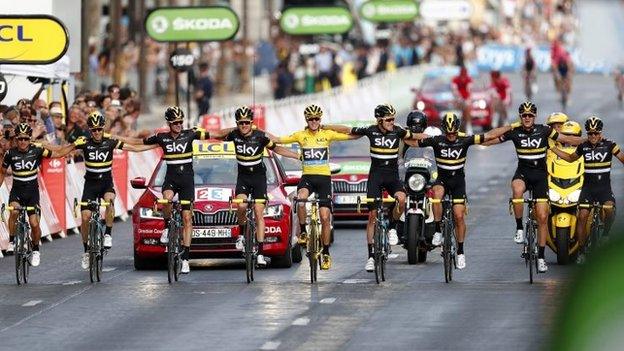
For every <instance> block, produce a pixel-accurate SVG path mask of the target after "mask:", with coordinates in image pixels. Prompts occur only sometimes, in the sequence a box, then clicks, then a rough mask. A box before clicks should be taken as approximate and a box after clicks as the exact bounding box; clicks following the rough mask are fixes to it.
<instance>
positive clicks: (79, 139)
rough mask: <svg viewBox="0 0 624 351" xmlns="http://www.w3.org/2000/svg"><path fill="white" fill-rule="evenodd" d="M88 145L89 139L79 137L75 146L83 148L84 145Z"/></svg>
mask: <svg viewBox="0 0 624 351" xmlns="http://www.w3.org/2000/svg"><path fill="white" fill-rule="evenodd" d="M86 143H87V138H86V137H84V136H80V137H78V139H76V140H75V141H74V145H75V146H82V145H84V144H86Z"/></svg>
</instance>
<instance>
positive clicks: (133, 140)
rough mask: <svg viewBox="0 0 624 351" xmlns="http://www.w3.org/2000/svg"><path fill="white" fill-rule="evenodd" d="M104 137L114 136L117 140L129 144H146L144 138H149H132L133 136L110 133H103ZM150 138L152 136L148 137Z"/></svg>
mask: <svg viewBox="0 0 624 351" xmlns="http://www.w3.org/2000/svg"><path fill="white" fill-rule="evenodd" d="M104 136H105V137H110V138H115V139H117V140H120V141H122V142H123V143H124V144H130V145H148V144H147V143H145V140H147V139H149V138H147V139H141V138H133V137H125V136H121V135H112V136H111V135H110V134H105V135H104ZM150 138H152V137H150Z"/></svg>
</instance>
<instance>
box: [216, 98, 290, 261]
mask: <svg viewBox="0 0 624 351" xmlns="http://www.w3.org/2000/svg"><path fill="white" fill-rule="evenodd" d="M253 117H254V114H253V111H252V110H251V109H250V108H249V107H247V106H243V107H239V108H238V109H236V112H235V113H234V118H235V119H236V126H237V129H234V130H231V131H230V130H229V129H228V131H229V132H228V133H227V135H225V136H224V137H222V138H219V139H223V140H225V141H231V142H234V146H235V150H236V160H237V162H238V176H237V178H236V197H237V198H239V199H246V198H247V196H249V195H251V196H252V197H253V198H254V199H268V197H267V177H266V167H265V165H264V163H263V161H262V158H263V154H264V149H265V148H267V149H269V150H273V152H275V153H278V154H280V155H283V156H286V157H291V158H294V159H297V160H298V159H299V154H298V153H296V152H293V151H290V150H288V149H286V148H284V147H282V146H277V145H275V143H274V142H273V141H271V140H270V139H269V138H268V137H267V136H266V134H265V133H264V132H263V131H260V130H257V129H252V123H253ZM213 137H216V136H215V135H213ZM264 207H265V204H261V203H257V204H255V205H254V211H255V214H256V239H257V243H258V256H257V257H256V260H257V262H258V265H259V266H263V267H264V266H266V264H267V263H266V261H265V259H264V255H263V242H264ZM246 211H247V204H246V203H241V204H239V205H238V223H239V226H240V233H241V234H240V235H239V236H238V240H237V241H236V248H237V249H238V250H242V249H243V235H242V233H244V232H245V228H244V225H245V224H246V223H245V222H246V220H247V218H246V215H245V213H246Z"/></svg>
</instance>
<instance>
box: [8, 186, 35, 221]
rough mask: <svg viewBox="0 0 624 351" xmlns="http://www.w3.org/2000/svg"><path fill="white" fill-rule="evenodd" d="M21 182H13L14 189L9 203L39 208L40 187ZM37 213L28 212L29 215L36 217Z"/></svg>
mask: <svg viewBox="0 0 624 351" xmlns="http://www.w3.org/2000/svg"><path fill="white" fill-rule="evenodd" d="M19 183H20V182H13V187H12V188H11V192H10V193H9V203H11V202H17V203H18V204H20V206H22V207H29V206H32V207H39V185H38V184H37V183H34V184H24V185H21V184H19ZM35 213H37V211H28V215H29V216H31V215H34V214H35Z"/></svg>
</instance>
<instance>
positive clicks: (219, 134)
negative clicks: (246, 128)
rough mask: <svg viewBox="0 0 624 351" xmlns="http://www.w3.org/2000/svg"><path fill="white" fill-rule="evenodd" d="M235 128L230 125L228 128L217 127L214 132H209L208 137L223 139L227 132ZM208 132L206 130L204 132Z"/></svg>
mask: <svg viewBox="0 0 624 351" xmlns="http://www.w3.org/2000/svg"><path fill="white" fill-rule="evenodd" d="M235 129H236V128H234V127H230V128H225V129H219V130H217V131H214V132H210V138H212V139H220V140H222V139H224V138H225V137H226V136H228V134H230V133H231V132H232V131H233V130H235ZM206 133H208V132H206Z"/></svg>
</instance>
